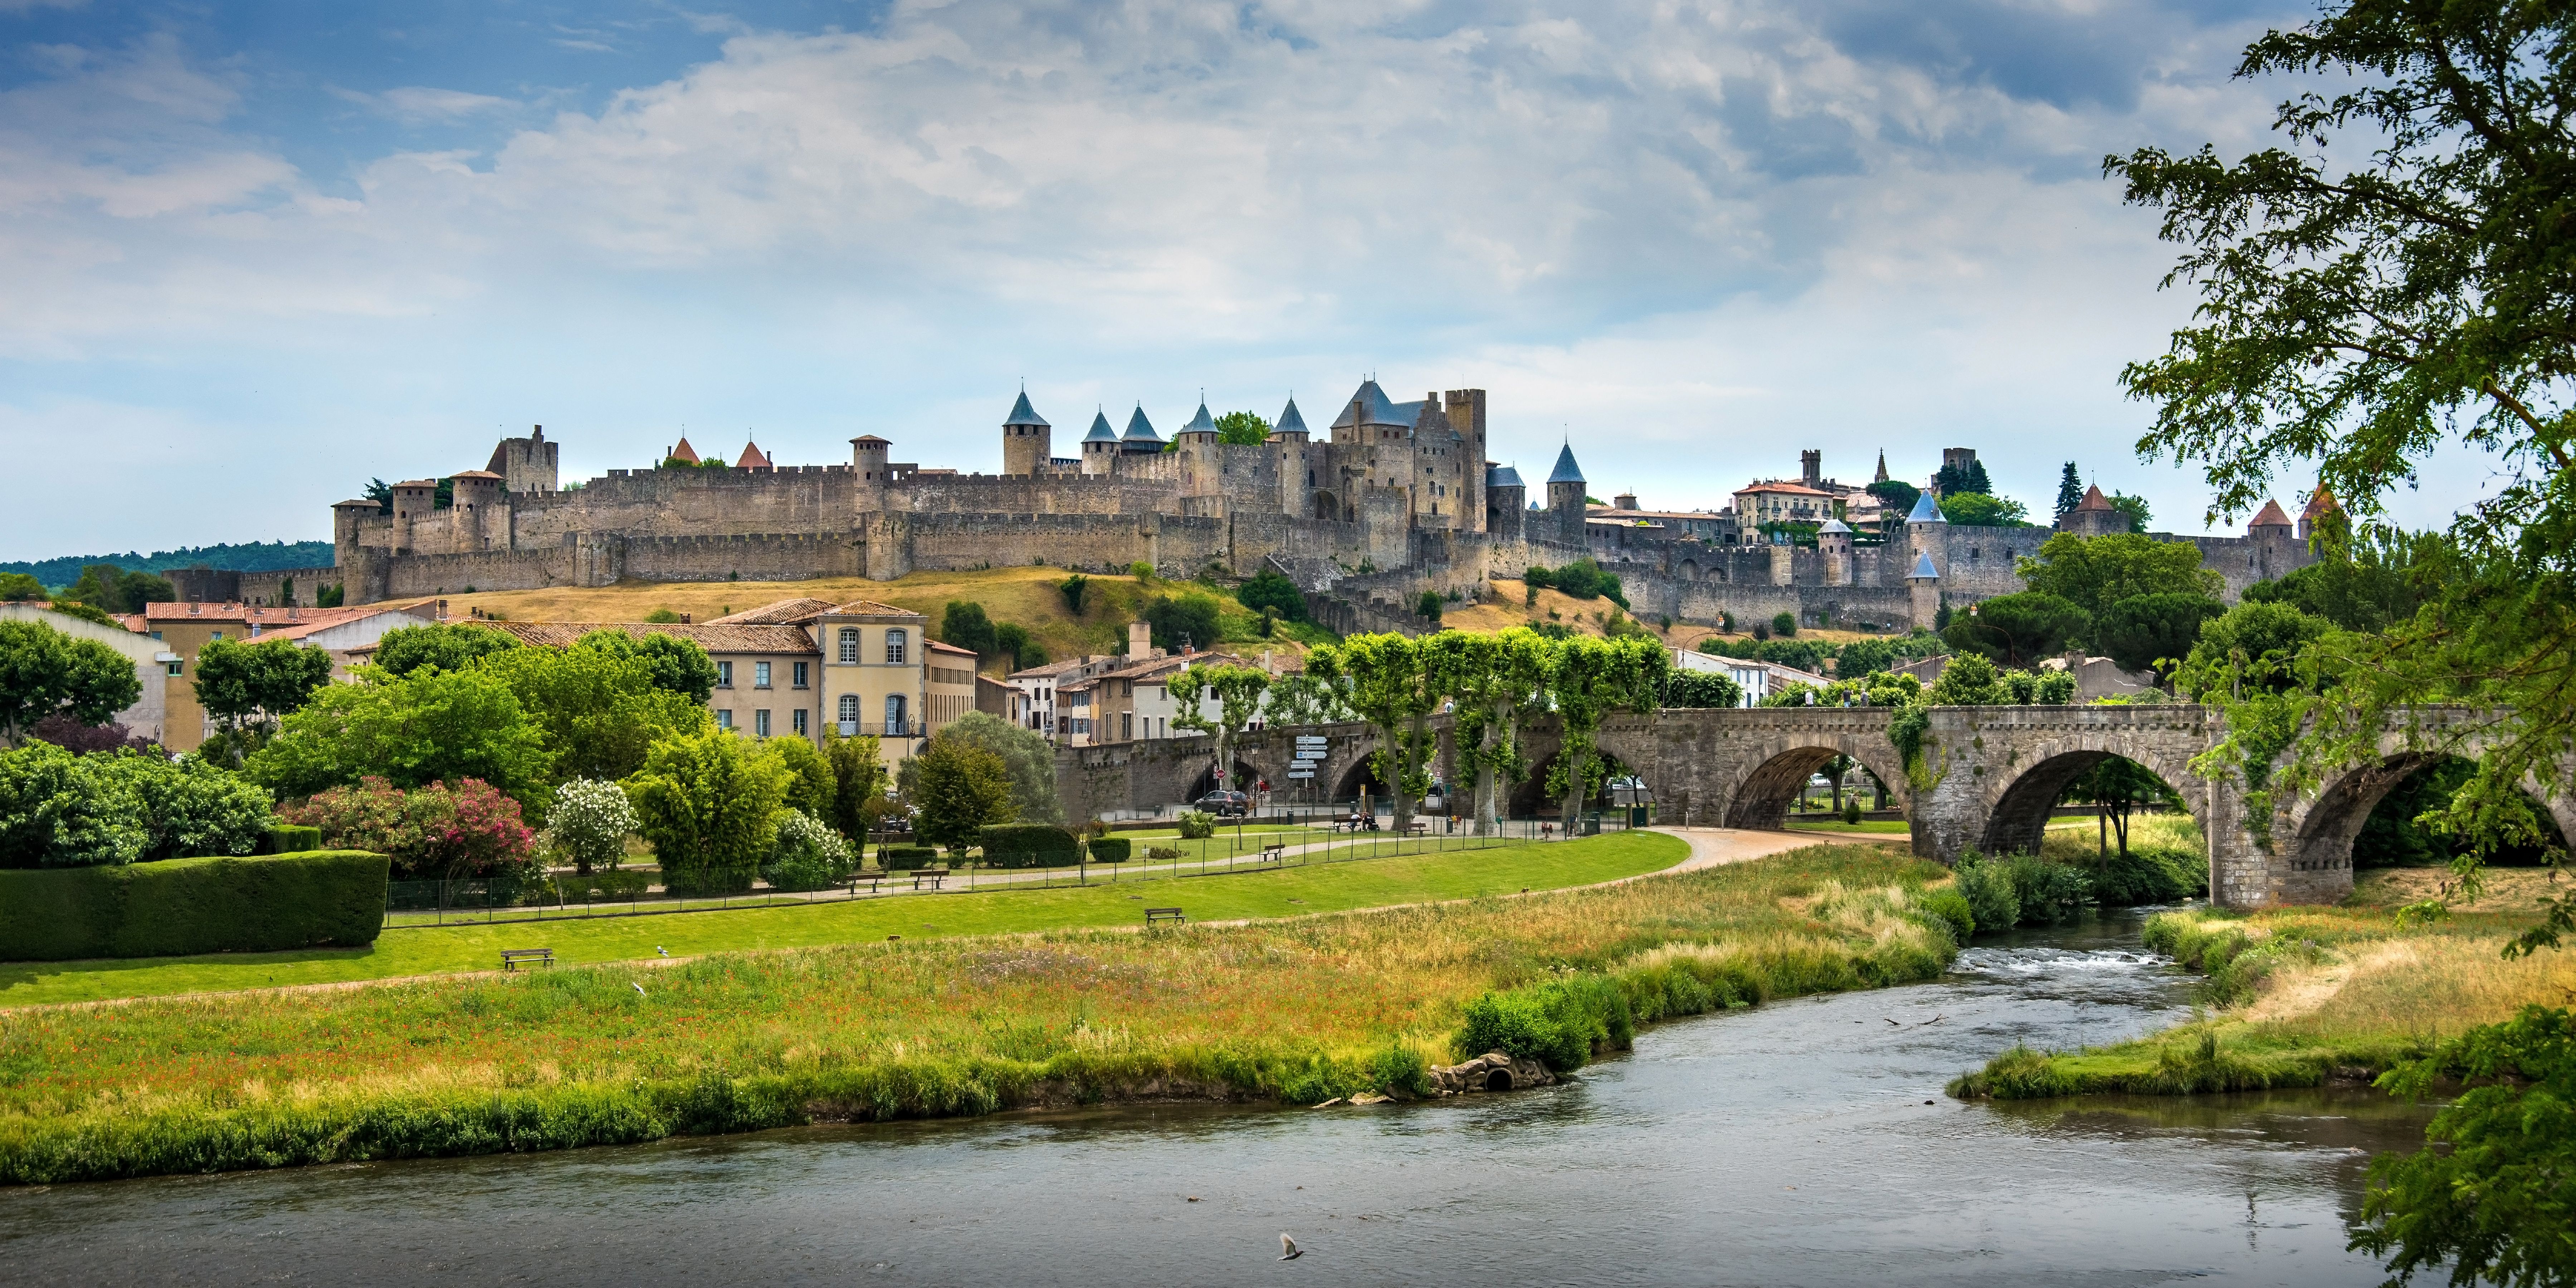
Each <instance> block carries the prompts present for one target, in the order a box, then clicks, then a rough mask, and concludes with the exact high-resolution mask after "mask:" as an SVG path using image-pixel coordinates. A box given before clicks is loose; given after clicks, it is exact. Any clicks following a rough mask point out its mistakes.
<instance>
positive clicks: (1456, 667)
mask: <svg viewBox="0 0 2576 1288" xmlns="http://www.w3.org/2000/svg"><path fill="white" fill-rule="evenodd" d="M1423 647H1424V648H1425V649H1427V650H1430V651H1431V652H1432V653H1434V654H1435V655H1437V657H1436V661H1435V669H1436V670H1437V671H1439V672H1440V673H1441V674H1442V675H1444V676H1446V677H1447V681H1446V683H1445V684H1444V685H1443V687H1445V688H1447V689H1448V690H1449V691H1450V693H1451V694H1452V695H1453V696H1454V697H1455V698H1456V699H1457V702H1458V729H1457V734H1456V738H1457V747H1458V758H1459V760H1460V761H1461V762H1462V763H1463V764H1464V765H1465V766H1466V767H1467V768H1468V769H1469V770H1470V772H1472V773H1473V774H1474V797H1473V800H1474V805H1473V811H1474V816H1475V832H1476V835H1478V836H1484V835H1486V834H1488V833H1490V832H1492V831H1493V830H1494V829H1495V828H1496V827H1497V826H1499V820H1500V819H1501V817H1502V797H1503V794H1504V793H1505V792H1508V791H1509V790H1510V789H1511V787H1512V785H1513V784H1516V783H1518V782H1519V781H1520V780H1521V778H1522V777H1523V776H1525V775H1526V774H1527V773H1528V772H1529V765H1528V760H1527V758H1526V757H1525V756H1524V755H1523V753H1522V750H1521V723H1522V722H1523V721H1524V720H1526V719H1527V718H1528V717H1530V716H1531V715H1533V714H1535V713H1537V712H1539V711H1542V710H1544V709H1545V708H1546V705H1547V677H1548V661H1549V658H1550V656H1551V653H1550V645H1549V643H1548V641H1547V639H1546V638H1545V637H1544V636H1541V635H1540V634H1539V633H1538V632H1536V631H1533V630H1530V629H1528V628H1526V627H1519V626H1515V627H1512V628H1511V629H1509V630H1505V631H1502V632H1499V633H1497V634H1493V635H1482V634H1470V633H1468V632H1465V631H1443V632H1441V633H1440V634H1438V635H1435V636H1432V637H1431V638H1430V639H1429V640H1426V641H1424V643H1423Z"/></svg>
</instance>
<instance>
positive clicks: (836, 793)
mask: <svg viewBox="0 0 2576 1288" xmlns="http://www.w3.org/2000/svg"><path fill="white" fill-rule="evenodd" d="M884 754H885V752H884V749H883V747H882V746H881V745H880V744H879V743H878V742H877V739H876V736H875V735H874V734H870V735H868V736H866V737H862V738H844V737H842V736H841V734H840V731H839V730H837V729H834V728H833V727H832V726H831V725H828V724H827V725H825V726H823V761H824V763H826V764H828V765H830V766H831V767H832V809H831V812H830V813H828V814H826V815H824V818H823V821H824V822H826V823H829V824H831V825H832V828H833V830H835V831H837V832H839V833H840V834H841V835H843V836H846V837H848V838H850V839H851V840H853V841H863V840H866V839H867V835H868V829H869V827H871V826H872V825H874V823H875V822H876V819H877V817H878V816H879V815H881V814H883V813H884V812H885V811H884V804H885V799H886V788H887V787H888V786H889V783H888V781H887V776H886V769H885V760H884V759H883V757H884ZM1049 768H1050V769H1052V766H1050V767H1049ZM871 805H874V806H876V807H877V810H876V813H870V812H869V809H870V806H871Z"/></svg>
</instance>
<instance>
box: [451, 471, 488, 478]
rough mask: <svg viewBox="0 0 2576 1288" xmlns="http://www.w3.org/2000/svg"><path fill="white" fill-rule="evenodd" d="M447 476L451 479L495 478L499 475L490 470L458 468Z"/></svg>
mask: <svg viewBox="0 0 2576 1288" xmlns="http://www.w3.org/2000/svg"><path fill="white" fill-rule="evenodd" d="M447 477H449V478H452V479H497V478H499V477H501V476H500V475H498V474H495V473H493V472H492V471H490V470H458V471H457V472H455V473H454V474H450V475H448V476H447Z"/></svg>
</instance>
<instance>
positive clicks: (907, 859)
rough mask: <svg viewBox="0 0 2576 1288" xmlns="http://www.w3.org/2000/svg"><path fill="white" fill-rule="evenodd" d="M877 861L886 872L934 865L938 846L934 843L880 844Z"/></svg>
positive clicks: (908, 870) (937, 854)
mask: <svg viewBox="0 0 2576 1288" xmlns="http://www.w3.org/2000/svg"><path fill="white" fill-rule="evenodd" d="M877 863H878V865H879V866H881V867H883V868H884V869H885V870H886V871H888V872H910V871H913V870H915V869H917V868H927V867H936V866H937V865H938V863H939V847H938V846H936V845H880V846H878V847H877Z"/></svg>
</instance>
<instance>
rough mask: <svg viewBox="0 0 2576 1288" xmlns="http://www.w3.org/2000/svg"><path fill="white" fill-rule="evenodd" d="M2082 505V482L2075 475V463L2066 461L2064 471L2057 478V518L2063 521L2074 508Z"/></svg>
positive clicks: (2080, 478) (2081, 479)
mask: <svg viewBox="0 0 2576 1288" xmlns="http://www.w3.org/2000/svg"><path fill="white" fill-rule="evenodd" d="M2082 504H2084V480H2083V478H2082V477H2080V476H2079V475H2077V474H2076V472H2075V462H2073V461H2068V462H2067V463H2066V469H2065V471H2064V472H2063V473H2061V474H2059V475H2058V476H2057V517H2058V518H2061V519H2063V518H2065V517H2066V516H2067V515H2070V514H2073V513H2074V512H2075V507H2077V506H2079V505H2082Z"/></svg>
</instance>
